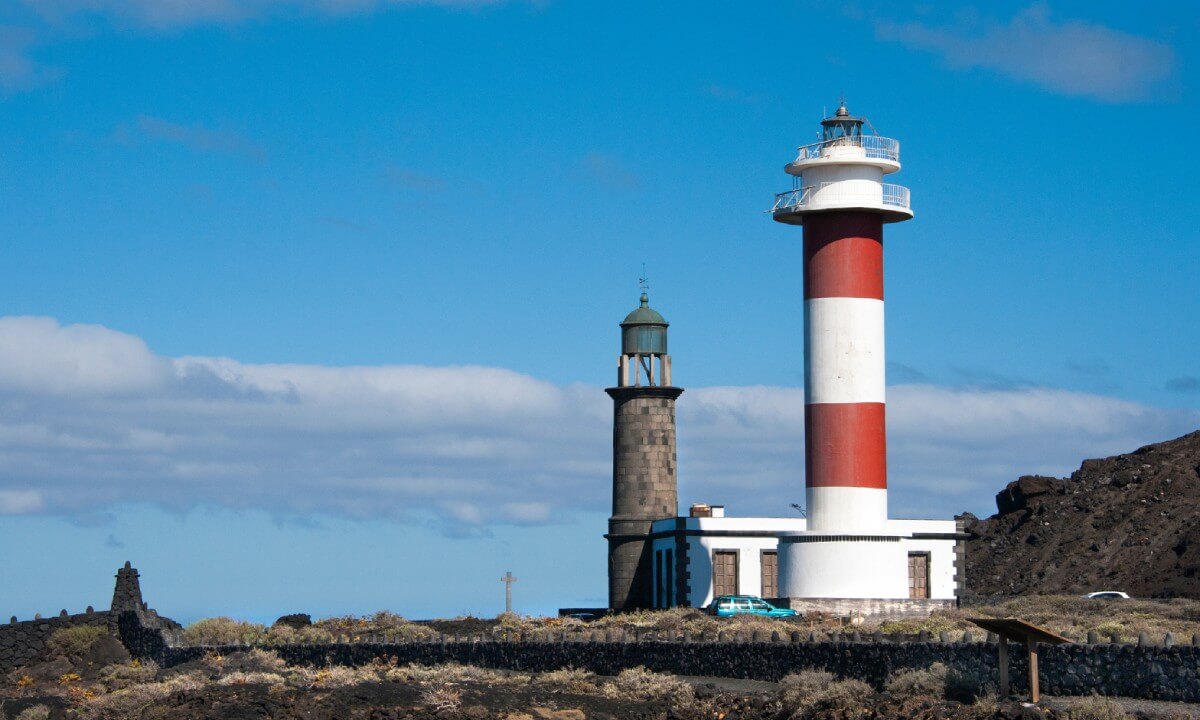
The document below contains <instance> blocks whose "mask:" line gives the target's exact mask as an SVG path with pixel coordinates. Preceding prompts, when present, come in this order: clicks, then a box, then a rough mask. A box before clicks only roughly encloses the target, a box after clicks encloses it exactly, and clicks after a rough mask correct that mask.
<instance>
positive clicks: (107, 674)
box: [99, 660, 158, 692]
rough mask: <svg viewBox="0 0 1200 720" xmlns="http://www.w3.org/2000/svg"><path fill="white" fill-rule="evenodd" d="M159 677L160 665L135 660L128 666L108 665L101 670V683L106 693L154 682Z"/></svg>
mask: <svg viewBox="0 0 1200 720" xmlns="http://www.w3.org/2000/svg"><path fill="white" fill-rule="evenodd" d="M157 676H158V665H156V664H154V663H153V662H149V661H148V662H144V663H143V662H139V661H137V660H135V661H133V662H131V663H129V664H127V665H108V666H106V667H103V668H101V669H100V677H99V682H100V685H101V686H102V689H103V690H104V691H105V692H113V691H114V690H123V689H125V688H127V687H130V686H132V685H140V684H141V683H148V682H153V681H154V678H155V677H157Z"/></svg>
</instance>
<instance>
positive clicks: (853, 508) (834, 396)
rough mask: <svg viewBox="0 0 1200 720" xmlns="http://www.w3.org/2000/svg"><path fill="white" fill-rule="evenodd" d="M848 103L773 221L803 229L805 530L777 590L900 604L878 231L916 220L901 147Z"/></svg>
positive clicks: (902, 577)
mask: <svg viewBox="0 0 1200 720" xmlns="http://www.w3.org/2000/svg"><path fill="white" fill-rule="evenodd" d="M864 122H865V121H864V119H863V118H860V117H854V116H853V115H851V114H850V111H849V110H848V109H847V108H846V105H845V103H844V102H843V103H842V104H841V105H840V107H838V109H837V112H836V113H835V114H834V115H833V117H829V118H826V119H824V120H822V121H821V140H820V141H819V142H816V143H813V144H811V145H805V146H804V147H801V148H800V149H799V153H798V155H797V157H796V159H795V160H793V161H792V162H790V163H788V164H787V166H786V167H785V170H786V171H787V172H788V174H790V175H792V177H793V187H792V190H790V191H789V192H785V193H780V194H779V195H778V196H776V201H775V206H774V207H773V208H772V214H773V217H774V219H775V220H777V221H779V222H782V223H787V224H790V225H801V226H803V229H804V268H803V276H804V390H805V407H804V424H805V431H804V436H805V437H804V440H805V442H804V455H805V494H806V500H807V513H808V525H807V528H806V530H805V531H804V532H800V533H793V534H790V535H787V536H783V537H781V538H780V546H779V575H780V577H779V584H780V592H781V594H783V595H786V596H789V597H801V598H845V599H853V598H906V597H908V595H909V585H908V577H907V576H908V572H907V559H906V554H905V551H904V548H903V547H902V543H901V539H902V538H901V534H899V533H895V532H889V531H888V506H887V433H886V424H885V419H884V386H885V383H884V344H883V343H884V341H883V226H884V224H886V223H893V222H899V221H903V220H908V219H910V218H912V216H913V213H912V210H911V208H910V207H909V193H908V188H905V187H901V186H899V185H893V184H890V183H885V182H884V181H883V179H884V176H885V175H888V174H891V173H894V172H897V171H899V170H900V143H899V142H897V141H896V140H892V139H890V138H884V137H879V136H878V135H874V134H866V133H864V132H863V125H864Z"/></svg>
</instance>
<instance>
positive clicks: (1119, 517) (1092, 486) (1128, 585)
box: [964, 432, 1200, 598]
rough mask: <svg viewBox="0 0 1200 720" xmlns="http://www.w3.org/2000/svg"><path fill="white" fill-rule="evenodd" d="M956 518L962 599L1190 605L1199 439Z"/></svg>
mask: <svg viewBox="0 0 1200 720" xmlns="http://www.w3.org/2000/svg"><path fill="white" fill-rule="evenodd" d="M996 509H997V513H996V515H993V516H992V517H990V518H987V519H986V520H978V519H976V518H975V517H974V516H966V517H965V520H966V522H965V527H964V529H965V530H966V531H967V533H968V536H969V539H968V541H967V586H968V592H969V594H970V595H971V596H975V597H980V596H982V597H987V596H994V595H1018V594H1028V593H1032V594H1044V595H1050V594H1080V593H1086V592H1091V591H1094V590H1123V591H1125V592H1127V593H1129V594H1130V595H1135V596H1138V597H1191V598H1200V432H1194V433H1190V434H1188V435H1184V436H1183V437H1181V438H1177V439H1175V440H1170V441H1167V442H1162V443H1157V444H1154V445H1147V446H1146V447H1143V448H1139V449H1137V450H1135V451H1133V452H1131V453H1128V454H1125V455H1117V456H1115V457H1110V458H1103V459H1098V460H1085V461H1084V462H1083V464H1082V465H1080V467H1079V469H1078V470H1076V471H1075V472H1074V473H1072V474H1071V476H1070V477H1069V478H1062V479H1059V478H1050V477H1041V476H1036V475H1029V476H1025V477H1022V478H1020V479H1018V480H1016V481H1015V482H1012V483H1009V485H1008V486H1007V487H1006V488H1004V490H1002V491H1001V492H999V493H997V495H996Z"/></svg>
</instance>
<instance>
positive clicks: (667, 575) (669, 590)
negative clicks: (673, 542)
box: [662, 548, 675, 607]
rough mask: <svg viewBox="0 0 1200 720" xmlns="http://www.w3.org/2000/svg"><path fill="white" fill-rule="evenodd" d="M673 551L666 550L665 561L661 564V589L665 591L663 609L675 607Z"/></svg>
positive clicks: (671, 549)
mask: <svg viewBox="0 0 1200 720" xmlns="http://www.w3.org/2000/svg"><path fill="white" fill-rule="evenodd" d="M674 575H675V549H674V548H667V550H666V560H665V561H664V562H663V578H662V583H663V588H664V589H665V590H666V593H665V598H666V599H665V601H664V602H663V607H675V583H674V582H673V580H674Z"/></svg>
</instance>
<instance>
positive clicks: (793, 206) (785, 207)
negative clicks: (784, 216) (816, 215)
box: [771, 185, 816, 213]
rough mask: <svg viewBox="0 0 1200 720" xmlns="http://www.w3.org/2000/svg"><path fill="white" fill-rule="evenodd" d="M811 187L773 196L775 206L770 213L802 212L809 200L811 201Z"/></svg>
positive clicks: (812, 188)
mask: <svg viewBox="0 0 1200 720" xmlns="http://www.w3.org/2000/svg"><path fill="white" fill-rule="evenodd" d="M815 189H816V188H814V187H813V186H812V185H809V186H808V187H802V188H796V189H795V190H791V191H789V192H781V193H779V194H778V195H776V196H775V206H774V207H772V208H771V212H773V213H777V212H795V211H797V210H802V209H803V208H804V206H805V205H807V204H808V202H809V200H811V199H812V193H813V190H815Z"/></svg>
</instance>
